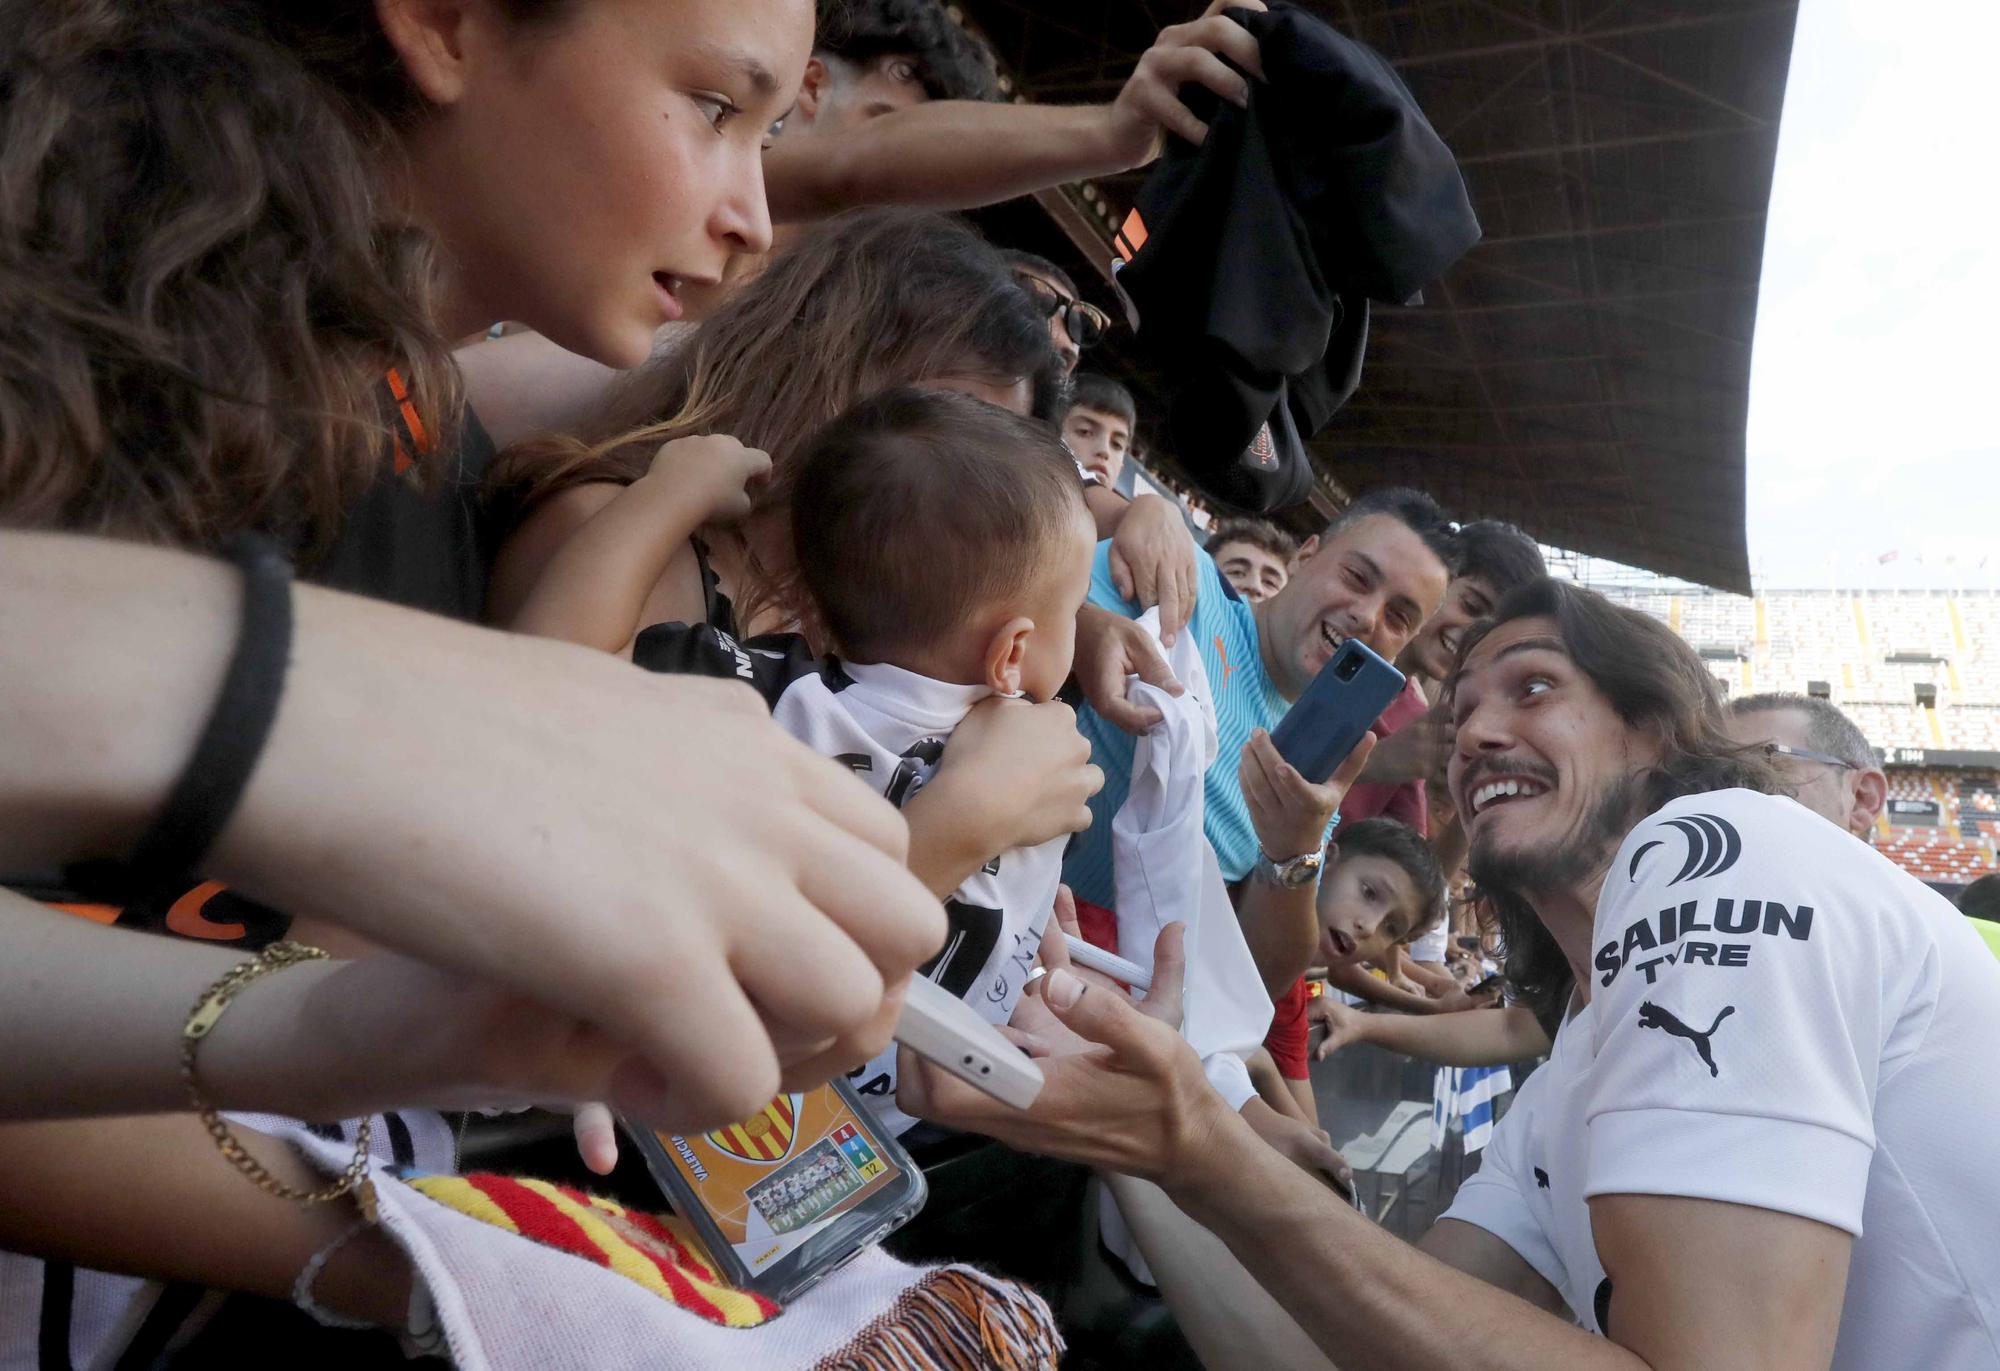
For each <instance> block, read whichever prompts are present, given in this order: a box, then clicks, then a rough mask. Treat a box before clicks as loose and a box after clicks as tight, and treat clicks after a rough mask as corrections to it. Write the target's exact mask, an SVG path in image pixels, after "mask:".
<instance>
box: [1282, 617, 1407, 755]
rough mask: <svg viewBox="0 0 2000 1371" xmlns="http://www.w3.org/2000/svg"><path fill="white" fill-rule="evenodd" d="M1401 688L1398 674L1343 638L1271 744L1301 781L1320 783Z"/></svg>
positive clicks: (1364, 647)
mask: <svg viewBox="0 0 2000 1371" xmlns="http://www.w3.org/2000/svg"><path fill="white" fill-rule="evenodd" d="M1402 689H1403V673H1402V672H1400V671H1398V670H1396V668H1394V667H1392V666H1390V665H1389V664H1388V663H1387V662H1385V661H1383V660H1382V659H1381V658H1380V657H1378V656H1376V655H1375V653H1374V652H1373V651H1372V650H1371V649H1370V648H1369V647H1368V646H1367V645H1366V644H1364V643H1359V642H1356V641H1355V640H1354V639H1352V638H1349V639H1348V640H1347V641H1346V642H1344V643H1342V644H1341V645H1340V650H1339V651H1337V652H1335V653H1334V654H1333V656H1332V657H1330V658H1328V659H1327V663H1326V665H1325V666H1323V667H1321V668H1320V669H1319V675H1317V676H1315V677H1313V678H1312V683H1311V684H1310V685H1308V686H1307V687H1306V688H1305V693H1304V694H1302V695H1300V696H1299V698H1298V700H1297V701H1296V702H1295V703H1294V704H1293V705H1292V707H1291V709H1290V710H1289V711H1288V712H1287V713H1286V715H1285V717H1284V718H1282V719H1280V720H1279V721H1278V726H1277V727H1276V728H1275V729H1273V730H1272V731H1271V743H1272V745H1273V746H1274V747H1276V748H1277V749H1278V755H1279V756H1280V757H1283V758H1284V759H1285V760H1286V761H1288V762H1290V763H1291V764H1292V765H1293V766H1294V767H1296V768H1297V769H1298V773H1299V774H1300V775H1301V776H1303V777H1305V778H1306V779H1307V780H1308V781H1311V782H1312V783H1313V784H1314V785H1321V784H1324V783H1325V781H1326V779H1327V777H1329V776H1331V775H1333V773H1334V771H1335V770H1336V769H1337V768H1338V767H1339V766H1340V764H1341V762H1343V761H1345V760H1346V759H1347V754H1348V753H1350V752H1352V751H1354V748H1355V745H1356V744H1357V743H1359V742H1360V741H1361V735H1362V734H1364V733H1366V732H1367V731H1368V730H1369V728H1370V727H1372V726H1373V725H1374V723H1375V721H1376V720H1377V719H1379V718H1380V717H1381V716H1382V711H1383V710H1385V709H1387V708H1388V707H1389V704H1390V702H1391V701H1392V700H1394V699H1395V698H1396V696H1397V695H1398V694H1400V693H1401V692H1402Z"/></svg>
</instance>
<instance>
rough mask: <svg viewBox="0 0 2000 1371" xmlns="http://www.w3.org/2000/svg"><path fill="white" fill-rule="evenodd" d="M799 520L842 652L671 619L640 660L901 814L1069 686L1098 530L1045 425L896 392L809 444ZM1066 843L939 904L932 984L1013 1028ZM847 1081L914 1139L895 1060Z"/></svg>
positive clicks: (922, 392) (805, 552) (982, 876)
mask: <svg viewBox="0 0 2000 1371" xmlns="http://www.w3.org/2000/svg"><path fill="white" fill-rule="evenodd" d="M791 508H792V510H793V541H794V546H795V549H796V553H797V559H798V574H799V579H800V582H801V584H802V587H803V590H804V593H805V596H806V597H807V598H808V599H809V600H810V612H811V613H812V614H814V615H816V616H817V619H818V621H819V624H820V625H823V629H824V637H825V640H826V642H827V644H828V645H829V646H830V647H831V648H832V649H833V650H834V651H835V652H837V653H838V656H824V657H820V656H815V655H814V654H813V653H812V652H811V651H810V649H809V648H808V645H807V642H806V639H805V638H804V637H802V636H800V635H798V634H777V635H771V636H767V637H761V638H751V639H746V640H744V641H742V642H738V641H736V640H735V639H734V638H732V637H731V636H730V635H729V634H728V633H727V632H725V631H723V630H721V629H718V628H716V627H713V626H709V625H700V626H695V625H688V624H679V623H675V624H659V625H655V626H653V627H651V628H648V629H646V630H645V631H643V632H642V633H640V634H639V636H638V638H637V639H636V640H635V642H634V644H633V649H632V657H633V660H634V661H636V662H638V663H639V664H640V665H641V666H644V667H648V668H650V669H652V670H655V671H675V672H696V673H700V674H704V675H717V676H727V677H733V678H736V679H739V680H742V681H744V682H745V683H747V684H749V685H751V686H752V687H754V688H755V689H756V690H757V691H758V692H759V693H760V694H761V695H762V696H763V697H764V699H765V700H766V702H767V703H769V705H770V706H771V711H772V715H773V717H774V718H775V719H776V721H777V722H778V724H779V725H780V726H782V727H783V728H784V729H786V731H788V732H790V733H791V734H792V735H793V736H795V737H797V738H799V739H800V740H802V741H803V742H805V743H806V744H807V745H809V746H810V747H812V748H813V749H814V750H815V751H817V752H821V753H823V754H825V755H826V756H829V757H832V758H834V759H835V760H837V761H840V762H842V763H844V764H845V765H847V766H849V767H851V768H853V770H854V772H855V773H856V774H857V775H858V776H860V777H861V778H862V779H863V780H865V781H867V782H868V783H869V784H870V785H873V786H875V787H876V788H877V789H878V790H879V791H880V792H881V793H882V794H883V795H885V796H886V797H887V798H888V799H889V800H890V801H891V802H893V803H895V804H896V805H898V806H901V805H902V804H904V803H906V802H907V801H908V800H909V798H910V797H911V796H912V795H914V794H915V793H916V792H917V791H918V790H919V789H920V788H921V787H922V786H923V785H924V783H925V782H926V781H928V780H929V779H930V777H931V774H932V773H933V772H934V771H935V770H936V768H937V764H938V760H939V758H940V757H941V756H942V755H943V753H944V750H945V747H946V744H947V743H948V742H949V741H950V739H951V734H952V730H953V729H954V728H956V727H957V726H958V725H959V723H960V722H961V721H963V720H964V718H965V716H966V713H967V712H968V711H969V710H971V708H972V707H973V706H974V705H975V704H977V703H979V702H980V701H981V700H984V699H986V698H988V697H990V696H994V695H1001V696H1018V697H1024V698H1026V699H1029V700H1034V701H1043V700H1047V699H1049V698H1050V697H1052V696H1053V695H1054V694H1055V692H1056V691H1057V690H1059V689H1060V688H1061V687H1062V684H1063V682H1064V681H1065V680H1066V679H1067V678H1068V676H1069V672H1070V662H1071V657H1072V656H1073V654H1074V651H1075V645H1076V616H1077V611H1078V609H1079V608H1080V606H1081V605H1082V604H1083V599H1084V595H1085V592H1086V591H1087V590H1088V588H1089V583H1090V565H1091V557H1092V553H1093V551H1094V547H1095V544H1094V539H1095V536H1096V535H1095V532H1094V529H1093V526H1092V523H1091V519H1090V515H1089V513H1088V511H1087V510H1086V509H1085V507H1084V503H1083V499H1082V495H1081V492H1080V491H1079V489H1078V487H1077V482H1076V472H1075V468H1074V465H1073V464H1072V463H1071V461H1070V458H1069V456H1068V454H1067V453H1066V452H1065V451H1064V449H1063V447H1062V444H1061V443H1060V442H1059V441H1058V440H1057V438H1056V436H1055V434H1054V433H1053V432H1052V431H1050V430H1049V429H1048V428H1047V427H1046V426H1044V425H1042V424H1039V423H1036V422H1033V421H1031V420H1028V419H1024V418H1021V417H1020V416H1018V415H1015V414H1012V413H1010V412H1008V411H1006V410H1003V409H1000V408H998V407H996V406H993V405H989V404H986V403H984V402H982V401H979V400H975V399H971V398H969V397H967V396H965V395H961V394H958V393H956V392H953V391H945V390H928V389H916V388H908V389H902V390H896V391H891V392H889V393H888V394H886V395H882V396H878V397H876V398H875V399H872V400H868V401H865V402H863V403H862V404H860V405H857V406H856V407H855V408H854V409H852V410H850V411H849V412H848V413H846V414H845V415H843V416H841V417H840V418H839V419H837V420H835V421H834V422H833V423H832V424H831V425H830V426H829V427H828V428H827V429H825V430H824V431H823V432H822V433H821V434H820V435H819V436H818V437H817V438H816V439H815V441H814V442H813V444H812V447H811V449H810V451H809V452H807V454H806V455H805V456H804V457H803V458H802V459H801V461H800V463H799V465H798V469H797V476H796V481H795V484H794V487H793V494H792V499H791ZM1062 846H1063V840H1061V839H1056V840H1054V841H1052V842H1048V843H1043V844H1041V845H1040V846H1037V847H1032V848H1017V849H1014V850H1012V851H1008V852H1004V853H1002V854H1000V856H998V857H997V858H995V859H994V860H992V861H990V862H988V863H987V864H986V865H985V866H984V867H983V868H981V869H980V870H978V871H976V872H974V873H973V874H972V875H971V876H969V877H968V878H967V879H966V880H965V882H964V883H963V884H961V885H960V886H959V887H958V889H957V890H956V891H954V892H953V893H952V894H951V896H950V897H949V898H947V899H946V900H945V908H946V911H947V912H948V914H949V916H950V918H949V925H950V932H949V934H948V936H947V938H946V941H945V945H944V947H943V949H942V950H941V951H940V952H939V953H938V955H937V957H936V958H935V959H934V960H933V961H932V962H930V963H929V964H928V965H927V966H926V967H925V968H924V969H923V971H922V973H921V974H924V975H928V976H929V977H930V978H931V979H932V980H935V981H937V982H938V983H939V984H941V985H943V986H945V987H946V988H947V989H949V990H950V991H951V992H952V993H953V994H955V995H958V996H959V997H960V998H962V999H964V1000H965V1001H966V1002H967V1003H968V1004H970V1005H972V1006H973V1008H975V1009H976V1010H978V1011H979V1013H980V1014H981V1015H982V1016H983V1017H984V1018H986V1019H987V1020H989V1021H990V1022H992V1023H995V1024H1000V1023H1005V1022H1006V1021H1007V1019H1008V1017H1009V1016H1010V1015H1011V1014H1012V1013H1013V1010H1014V1006H1015V1004H1016V1003H1017V1002H1018V1001H1019V999H1020V996H1021V991H1022V988H1023V986H1024V985H1025V984H1026V981H1027V977H1028V972H1029V970H1030V968H1031V967H1032V966H1033V965H1034V961H1035V954H1036V950H1037V948H1038V946H1039V944H1040V941H1041V937H1042V933H1043V931H1044V929H1045V928H1046V926H1047V923H1048V919H1049V912H1050V909H1051V907H1052V905H1053V903H1054V899H1055V893H1056V884H1057V881H1058V880H1059V878H1060V874H1061V856H1062ZM774 953H779V954H781V950H778V949H774ZM799 974H800V975H803V976H809V975H812V974H813V971H812V968H810V967H804V966H802V967H800V968H799ZM852 1083H853V1084H854V1085H855V1087H856V1088H857V1089H858V1090H859V1091H860V1092H861V1094H862V1095H864V1096H865V1097H867V1098H868V1099H869V1101H870V1103H871V1104H872V1105H873V1106H874V1107H875V1110H876V1112H877V1114H878V1115H879V1116H880V1117H881V1119H882V1121H883V1123H884V1125H885V1126H886V1127H889V1128H891V1129H893V1130H895V1131H897V1132H901V1131H904V1130H906V1129H908V1128H909V1127H910V1126H911V1125H912V1124H913V1122H914V1120H912V1119H911V1118H910V1117H909V1116H908V1115H906V1114H903V1113H902V1112H900V1111H899V1110H897V1108H896V1106H895V1091H896V1069H895V1054H894V1050H893V1049H891V1050H890V1051H889V1052H888V1053H885V1054H884V1055H883V1056H881V1057H880V1058H878V1059H877V1060H875V1061H873V1062H870V1063H869V1064H868V1065H867V1066H866V1067H863V1068H862V1069H861V1070H860V1071H858V1072H856V1073H854V1075H853V1077H852Z"/></svg>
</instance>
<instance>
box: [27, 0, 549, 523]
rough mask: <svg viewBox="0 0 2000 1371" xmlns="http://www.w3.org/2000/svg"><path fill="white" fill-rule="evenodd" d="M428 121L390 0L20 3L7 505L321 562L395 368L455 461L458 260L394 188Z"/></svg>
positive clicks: (361, 471) (372, 463)
mask: <svg viewBox="0 0 2000 1371" xmlns="http://www.w3.org/2000/svg"><path fill="white" fill-rule="evenodd" d="M496 2H498V0H496ZM501 7H502V10H503V12H505V13H507V14H509V15H510V16H512V17H514V18H516V19H520V20H523V21H527V20H539V19H543V18H547V17H548V16H549V15H550V14H551V13H553V12H554V10H555V9H556V8H557V6H556V5H555V4H553V3H551V0H532V2H531V0H513V2H512V3H502V6H501ZM423 113H424V112H423V110H422V101H421V99H420V97H418V95H417V94H416V92H415V91H414V89H413V88H411V87H410V85H409V83H408V82H407V81H406V80H405V79H404V77H403V73H402V67H401V63H400V62H399V60H398V59H397V56H396V54H395V52H394V50H393V48H392V47H391V46H390V44H389V42H388V39H387V37H386V36H385V35H384V34H383V32H382V30H381V27H380V25H379V23H378V22H377V20H376V17H375V10H374V6H373V4H372V3H371V0H315V3H313V4H298V3H295V2H294V0H0V520H4V521H5V522H6V523H8V524H12V525H17V526H34V527H44V528H61V529H69V530H75V531H83V532H92V533H104V534H115V535H118V536H123V537H130V538H137V539H143V540H146V541H152V542H159V543H168V544H175V545H180V546H185V547H193V548H203V547H211V546H213V545H214V544H216V543H217V542H219V541H220V540H221V539H222V538H224V537H225V536H227V535H228V534H229V533H231V532H234V531H236V530H239V529H243V528H249V527H256V528H262V529H266V530H269V531H272V532H275V533H277V534H279V535H281V536H284V537H287V538H289V539H290V540H292V542H293V543H294V545H295V546H296V547H298V548H299V549H300V550H301V551H302V552H306V553H308V554H309V553H311V552H312V551H314V550H317V549H322V548H324V546H325V545H326V544H327V543H328V542H329V541H330V540H331V538H332V536H333V534H334V533H335V532H336V531H337V530H338V528H339V526H340V522H341V519H342V517H343V515H344V513H345V511H346V510H347V508H348V507H349V506H350V505H351V504H352V502H353V501H354V499H355V498H356V497H357V496H358V495H359V494H360V493H361V492H362V491H363V490H364V489H365V488H366V486H367V485H368V483H369V482H370V481H371V480H372V479H374V477H375V475H376V472H377V470H378V468H379V464H380V462H381V459H382V453H383V452H384V451H385V450H386V447H387V444H388V442H389V434H390V429H389V418H388V411H387V409H386V407H385V406H383V405H382V403H381V398H380V389H381V382H382V378H383V376H384V374H385V372H386V371H387V370H388V369H389V368H390V367H392V366H393V367H395V368H398V369H399V370H400V372H401V374H402V377H403V379H404V381H405V383H406V385H407V387H408V390H409V392H410V394H411V396H412V399H413V402H414V404H415V405H416V407H417V412H418V415H419V418H420V420H421V422H422V423H423V425H424V427H425V428H426V429H427V430H428V431H429V433H430V434H431V435H432V436H433V437H434V439H435V440H436V441H435V445H434V446H435V448H436V450H441V451H448V450H449V448H450V445H451V443H452V440H453V438H454V436H455V430H456V428H457V425H458V423H459V416H460V413H461V409H462V404H463V401H462V396H461V390H460V386H459V381H458V373H457V369H456V368H455V367H454V366H453V364H452V362H451V359H450V354H449V345H448V342H447V340H446V339H445V338H444V337H443V336H442V335H441V334H440V332H439V330H438V327H437V325H436V323H435V322H434V313H433V307H434V303H435V290H436V283H437V280H438V270H437V268H438V254H437V250H436V248H435V245H434V244H433V242H432V241H431V239H430V237H429V236H428V235H427V234H426V233H424V232H423V231H422V230H421V229H420V228H418V227H417V226H416V225H414V224H412V223H410V222H408V220H407V219H406V218H405V217H404V216H403V215H402V214H401V213H400V212H399V211H398V210H397V209H396V208H395V206H394V204H393V202H392V198H391V196H390V195H389V194H388V192H387V187H386V183H385V179H384V172H385V168H386V167H388V166H391V165H393V163H392V162H391V161H389V160H388V159H393V158H394V157H395V156H396V155H397V153H398V151H399V139H398V133H399V128H400V127H402V126H403V125H405V124H406V123H407V122H408V121H410V120H413V119H417V118H421V117H423Z"/></svg>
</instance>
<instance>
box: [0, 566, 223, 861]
mask: <svg viewBox="0 0 2000 1371" xmlns="http://www.w3.org/2000/svg"><path fill="white" fill-rule="evenodd" d="M241 593H242V591H241V577H240V576H239V575H238V573H237V572H236V571H235V570H234V569H233V568H231V567H229V566H227V565H224V564H222V563H220V562H213V561H206V560H203V559H199V558H194V557H165V556H161V555H160V554H157V553H152V552H148V551H146V550H143V549H138V548H134V547H132V546H130V545H129V544H123V543H115V542H109V541H105V540H101V539H93V538H74V537H63V536H59V535H51V534H33V533H18V532H0V639H4V640H5V641H6V642H7V643H8V644H9V645H10V647H9V652H8V654H7V656H6V659H5V663H4V664H0V720H4V732H5V735H6V739H7V743H6V750H5V757H4V759H0V871H8V870H12V871H20V870H25V869H28V868H32V867H38V866H47V865H58V864H61V863H65V862H73V861H80V860H83V859H85V858H92V857H111V856H117V855H119V854H121V853H123V852H124V851H126V850H127V849H129V848H130V847H131V845H132V844H133V843H135V842H136V841H137V840H138V838H139V836H140V835H141V833H143V832H144V830H145V826H146V823H147V821H148V819H149V818H150V817H151V816H152V814H153V812H154V810H155V809H157V808H158V806H159V805H160V804H161V803H162V802H163V801H164V799H165V797H166V794H167V791H168V789H169V788H170V787H171V786H172V784H173V782H174V778H175V777H176V776H177V775H178V774H179V772H180V769H181V767H183V766H184V765H185V764H186V762H187V760H188V754H189V752H190V750H191V749H192V748H193V746H194V740H195V737H196V735H197V734H198V732H199V731H200V729H201V726H202V723H203V721H204V719H205V718H206V717H207V713H208V710H209V708H210V707H211V705H212V702H213V701H214V699H215V696H216V692H217V691H218V690H219V689H220V688H221V683H222V677H223V671H224V669H225V666H226V664H227V662H228V659H229V651H230V647H231V644H232V643H233V642H234V640H235V633H236V615H237V605H238V602H239V597H240V595H241Z"/></svg>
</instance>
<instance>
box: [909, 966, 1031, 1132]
mask: <svg viewBox="0 0 2000 1371" xmlns="http://www.w3.org/2000/svg"><path fill="white" fill-rule="evenodd" d="M896 1041H897V1042H899V1043H901V1044H902V1045H903V1046H905V1047H907V1048H909V1049H910V1050H911V1051H912V1052H914V1053H916V1054H917V1055H918V1056H919V1057H922V1058H923V1059H924V1060H925V1061H927V1062H932V1063H934V1064H936V1065H938V1066H941V1067H943V1068H944V1069H945V1070H946V1071H949V1072H950V1073H951V1074H952V1075H954V1076H956V1077H958V1078H959V1079H960V1080H962V1081H964V1082H965V1083H966V1084H967V1085H971V1086H977V1087H978V1088H979V1089H981V1090H983V1091H985V1092H986V1093H987V1094H989V1095H991V1096H992V1097H993V1098H994V1099H996V1100H999V1101H1000V1102H1001V1103H1002V1104H1011V1105H1013V1106H1014V1108H1016V1109H1026V1108H1027V1107H1028V1106H1029V1105H1031V1104H1033V1103H1034V1102H1035V1096H1037V1095H1039V1094H1040V1093H1041V1091H1042V1069H1041V1068H1040V1067H1039V1066H1037V1065H1035V1063H1034V1062H1033V1061H1032V1060H1031V1059H1030V1058H1029V1057H1028V1056H1027V1055H1026V1054H1025V1053H1023V1052H1022V1051H1021V1049H1020V1048H1018V1047H1016V1046H1014V1044H1012V1043H1010V1042H1008V1041H1007V1040H1006V1039H1005V1038H1003V1037H1001V1036H1000V1030H999V1029H997V1028H995V1027H994V1026H993V1025H992V1024H990V1023H988V1022H986V1020H984V1019H982V1018H980V1017H979V1015H978V1014H977V1013H975V1012H974V1011H973V1008H972V1006H971V1005H969V1004H967V1003H966V1002H965V1001H964V1000H961V999H959V998H958V996H956V995H954V994H952V993H951V992H950V991H949V990H946V989H945V988H944V987H943V986H941V985H939V984H938V983H937V982H936V981H931V980H926V979H925V978H924V977H922V976H917V977H913V978H912V979H911V981H910V990H909V994H908V995H906V996H905V997H904V999H903V1014H902V1017H901V1018H899V1019H897V1020H896Z"/></svg>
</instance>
